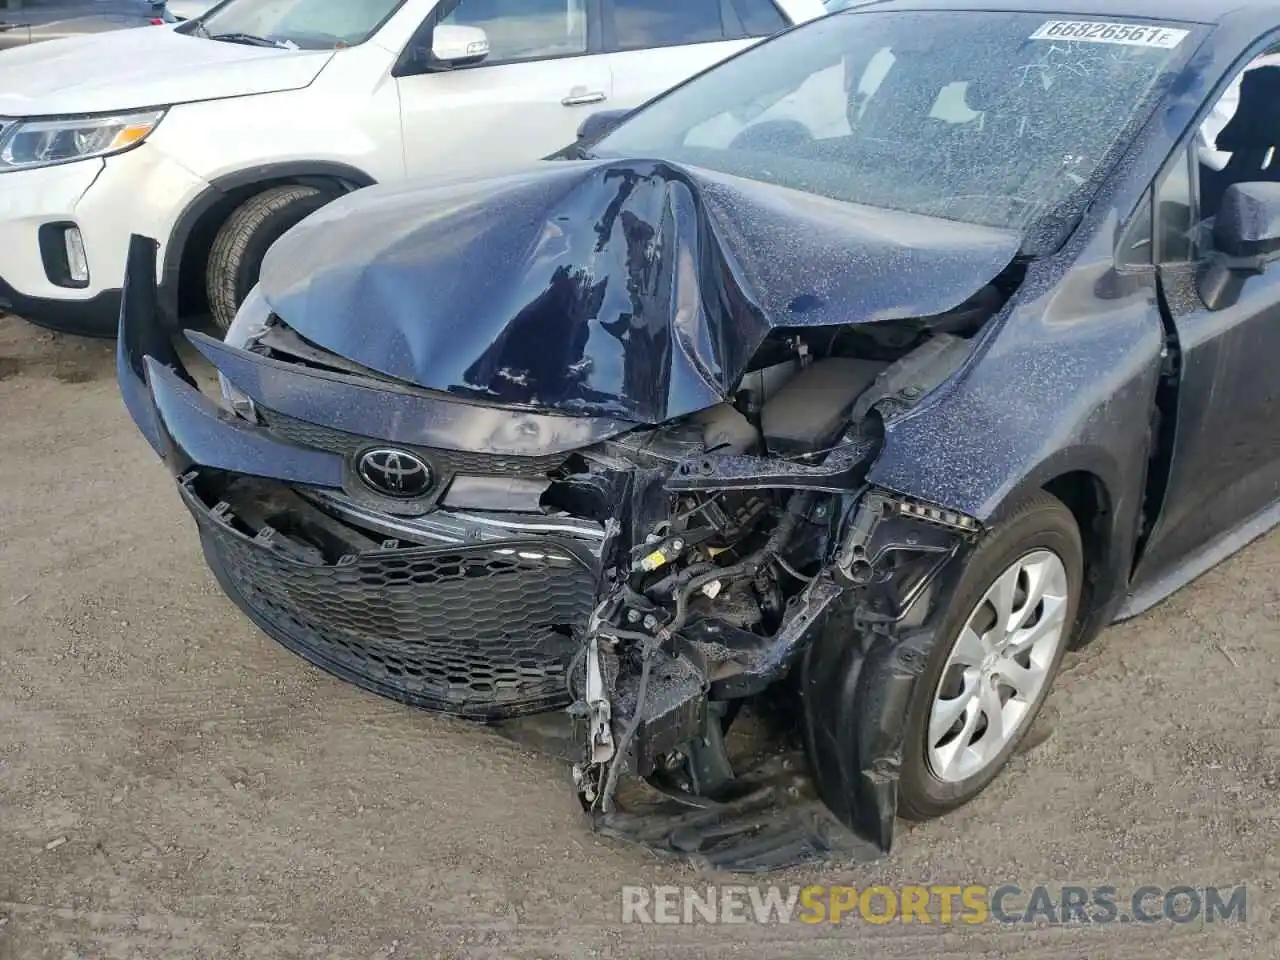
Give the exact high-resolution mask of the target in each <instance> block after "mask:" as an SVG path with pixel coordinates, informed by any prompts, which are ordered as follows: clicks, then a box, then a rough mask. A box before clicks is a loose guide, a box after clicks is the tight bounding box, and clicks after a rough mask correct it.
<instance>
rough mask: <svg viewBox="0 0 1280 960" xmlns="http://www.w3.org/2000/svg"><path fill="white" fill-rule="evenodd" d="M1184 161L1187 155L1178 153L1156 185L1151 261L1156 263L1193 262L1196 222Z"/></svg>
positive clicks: (1188, 174)
mask: <svg viewBox="0 0 1280 960" xmlns="http://www.w3.org/2000/svg"><path fill="white" fill-rule="evenodd" d="M1188 160H1189V158H1188V152H1187V151H1186V150H1181V151H1179V152H1178V155H1177V156H1176V157H1174V158H1173V160H1171V161H1170V163H1169V166H1168V167H1167V168H1166V169H1165V171H1164V173H1163V174H1162V175H1161V176H1160V178H1159V180H1158V181H1157V183H1156V237H1155V257H1156V262H1158V263H1182V262H1185V261H1188V260H1193V259H1195V255H1196V243H1195V234H1196V228H1197V221H1198V218H1197V216H1196V213H1195V196H1194V193H1193V189H1194V185H1193V184H1192V181H1191V164H1190V163H1189V162H1188Z"/></svg>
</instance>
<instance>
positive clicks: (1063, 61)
mask: <svg viewBox="0 0 1280 960" xmlns="http://www.w3.org/2000/svg"><path fill="white" fill-rule="evenodd" d="M1198 29H1201V28H1199V27H1196V26H1193V25H1187V24H1175V23H1168V24H1153V23H1151V22H1150V21H1143V22H1137V21H1132V22H1130V21H1125V20H1124V19H1122V18H1115V19H1110V20H1107V21H1106V22H1095V21H1085V20H1066V19H1063V18H1062V17H1061V16H1058V17H1054V16H1052V15H1047V14H1043V13H1017V14H1009V13H999V14H997V13H986V12H981V11H912V12H857V13H846V14H842V15H839V16H833V17H827V18H825V19H823V20H820V21H817V22H815V23H813V24H810V25H807V26H805V27H802V28H800V29H798V30H793V31H791V32H789V33H787V34H784V35H782V36H779V37H778V38H776V39H774V40H772V41H769V42H767V43H764V44H762V45H760V46H759V47H757V48H756V49H753V50H750V51H748V52H747V53H745V54H743V55H741V56H739V57H737V58H734V59H733V60H730V61H728V62H727V63H725V64H724V65H723V66H721V67H719V68H718V69H716V70H713V71H710V72H709V73H706V74H704V75H702V76H700V77H698V78H696V79H695V80H693V81H691V82H690V83H688V84H685V85H684V86H682V87H678V88H676V89H675V90H673V91H672V92H670V93H669V94H667V95H666V96H664V97H662V98H661V99H659V100H658V101H656V102H654V103H653V104H652V105H650V106H649V107H647V108H646V109H644V110H642V111H641V112H639V113H638V114H636V115H635V116H633V117H632V118H631V119H629V120H627V121H626V122H625V123H623V124H622V125H621V126H619V127H618V128H617V129H616V130H614V131H613V132H612V133H610V134H609V135H607V136H606V137H604V138H603V139H602V140H600V141H599V142H598V143H597V144H595V145H594V146H593V147H592V148H591V150H592V154H593V155H594V156H597V157H601V158H610V157H627V156H637V155H640V156H659V157H662V158H664V159H667V160H671V161H673V162H677V163H689V164H694V165H696V166H698V167H701V168H703V169H708V170H717V171H720V172H723V173H728V174H731V175H734V176H738V177H744V178H748V179H754V180H761V181H764V182H767V183H773V184H777V185H779V186H784V187H789V188H791V189H794V190H800V191H804V192H807V193H813V194H817V195H819V196H823V197H827V198H830V199H833V200H841V201H846V202H851V203H859V204H865V205H867V206H872V207H882V208H888V209H892V210H900V211H906V212H911V213H918V214H923V215H925V216H929V217H937V218H943V219H949V220H958V221H962V222H966V223H974V224H980V225H984V226H990V227H996V228H999V229H1010V230H1017V231H1020V232H1023V233H1028V232H1036V233H1043V231H1044V229H1045V224H1052V223H1057V224H1062V225H1067V224H1070V223H1073V222H1075V221H1076V220H1077V219H1078V216H1079V212H1080V211H1081V210H1082V209H1083V207H1084V205H1085V204H1087V202H1088V200H1089V199H1090V198H1091V197H1092V195H1093V193H1094V192H1095V191H1096V188H1097V185H1098V183H1099V182H1100V180H1101V178H1102V176H1103V175H1104V174H1105V173H1107V172H1108V171H1109V169H1110V168H1111V166H1112V165H1113V163H1114V161H1115V158H1116V156H1117V155H1118V154H1119V153H1120V152H1121V150H1122V148H1123V147H1124V146H1125V145H1126V144H1127V143H1128V142H1129V141H1130V140H1131V139H1132V137H1133V136H1134V134H1135V133H1136V132H1137V130H1138V129H1139V128H1140V126H1141V124H1142V123H1143V122H1144V121H1145V119H1146V117H1147V116H1148V115H1149V113H1150V110H1151V108H1152V106H1153V105H1154V102H1155V100H1156V98H1157V97H1158V95H1159V94H1160V92H1161V91H1163V90H1164V89H1165V87H1166V85H1167V82H1168V80H1169V78H1170V77H1171V76H1172V75H1173V74H1174V72H1175V71H1176V69H1177V68H1178V67H1179V66H1180V64H1181V63H1182V62H1183V60H1184V59H1185V58H1186V57H1187V56H1189V55H1190V52H1191V51H1192V50H1193V49H1194V47H1195V45H1196V40H1197V38H1196V37H1195V36H1193V34H1194V33H1195V31H1196V30H1198Z"/></svg>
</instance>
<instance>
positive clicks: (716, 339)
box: [119, 0, 1280, 869]
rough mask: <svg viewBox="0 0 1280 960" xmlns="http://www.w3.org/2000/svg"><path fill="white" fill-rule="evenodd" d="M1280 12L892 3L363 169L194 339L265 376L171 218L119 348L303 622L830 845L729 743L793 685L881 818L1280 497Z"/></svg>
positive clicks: (389, 667) (643, 827) (418, 694)
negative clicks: (573, 121) (205, 373)
mask: <svg viewBox="0 0 1280 960" xmlns="http://www.w3.org/2000/svg"><path fill="white" fill-rule="evenodd" d="M1277 49H1280V0H1222V2H1218V3H1213V4H1208V3H1204V2H1201V0H1160V2H1156V0H1119V2H1117V0H984V2H983V3H981V4H969V3H966V2H964V0H882V2H871V3H862V4H859V5H857V6H856V7H855V8H854V9H850V10H848V11H845V12H842V13H836V14H833V15H831V16H828V17H825V18H823V19H821V20H818V21H815V22H813V23H810V24H807V25H805V26H801V27H798V28H796V29H793V30H791V31H788V32H786V33H784V34H782V35H780V36H778V37H776V38H775V39H772V40H770V41H767V42H765V43H763V44H761V45H759V46H758V47H755V48H753V49H751V50H749V51H747V52H745V53H743V54H741V55H739V56H737V57H736V58H734V59H731V60H729V61H728V62H725V63H723V64H722V65H720V66H718V67H716V68H713V69H711V70H709V71H708V72H706V73H703V74H702V75H700V76H698V77H696V78H694V79H693V80H691V81H689V82H688V83H686V84H684V85H682V86H680V87H677V88H676V89H674V90H672V91H671V92H669V93H667V94H665V95H664V96H662V97H660V98H658V99H657V100H655V101H654V102H652V103H650V104H649V105H647V106H646V107H643V108H641V109H640V110H638V111H636V112H634V113H632V114H630V115H629V116H626V117H621V118H620V117H598V118H596V120H595V121H594V122H593V123H591V124H590V125H588V127H587V129H586V130H585V131H584V136H583V138H582V139H581V140H580V141H579V142H578V143H577V144H576V145H574V146H573V147H570V148H567V149H566V150H565V151H564V152H563V154H561V155H559V156H558V157H556V158H552V159H550V160H548V161H544V162H542V163H539V164H536V165H533V166H528V165H526V166H524V167H521V168H516V169H513V170H512V171H511V172H510V173H509V174H508V175H505V176H502V177H498V178H491V179H487V180H483V181H474V180H470V181H468V180H462V181H451V182H448V183H431V182H427V183H418V184H410V185H407V186H396V187H389V188H381V187H373V188H369V189H367V190H364V191H361V192H359V193H356V194H353V195H351V196H350V197H347V198H345V199H343V200H341V201H339V202H337V203H334V204H333V205H331V206H329V207H327V208H325V209H324V210H323V211H321V212H320V213H318V214H316V215H315V216H313V217H311V218H310V219H308V220H306V221H304V222H303V223H302V225H300V226H299V227H297V228H296V229H295V230H294V231H292V232H291V233H290V234H288V235H286V236H285V238H284V239H283V240H281V241H280V242H279V243H278V244H277V245H276V246H275V247H274V248H273V249H272V251H271V253H270V254H269V256H268V258H267V261H266V264H265V266H264V268H263V271H262V278H261V283H260V284H259V286H258V287H257V289H256V290H255V292H254V293H253V294H252V295H251V297H250V298H249V300H248V302H246V304H245V306H244V308H243V309H242V311H241V313H240V315H239V317H238V318H237V320H236V322H235V324H234V326H233V327H232V329H231V331H230V333H229V334H228V336H227V338H226V340H225V342H224V341H220V340H214V339H212V338H210V337H207V336H203V335H201V334H198V333H193V334H189V337H190V339H191V340H192V342H193V343H194V345H195V347H196V348H197V349H198V350H199V351H200V352H201V353H202V354H203V355H204V357H205V358H207V360H208V361H209V362H211V363H212V365H213V366H214V367H216V368H217V371H218V373H219V374H220V378H221V397H220V398H214V397H211V396H207V395H206V394H205V393H203V392H201V391H200V390H199V389H198V388H197V387H196V385H195V381H194V379H193V378H192V377H191V376H190V375H189V374H188V373H187V371H186V370H185V368H184V367H183V366H182V364H181V363H180V361H179V360H178V358H177V355H176V353H175V352H174V350H173V349H172V347H171V345H170V344H169V342H168V339H167V336H166V334H165V332H164V325H163V324H162V323H161V322H160V320H159V319H158V318H157V317H156V315H155V310H154V304H155V295H154V278H155V276H156V264H155V245H154V244H153V243H151V242H150V241H148V240H146V239H145V238H135V240H134V246H133V250H132V254H131V264H132V268H131V273H130V276H129V278H128V282H127V285H126V300H125V307H124V310H123V315H122V319H121V331H120V332H121V336H120V365H119V374H120V384H121V389H122V391H123V393H124V396H125V399H126V401H127V403H128V405H129V408H130V410H131V411H132V413H133V415H134V418H135V420H136V421H137V423H138V425H139V427H140V428H141V429H142V431H143V433H145V434H146V436H147V438H148V439H149V440H150V442H151V443H152V445H153V446H154V447H155V449H156V450H157V451H158V452H159V454H160V455H161V456H162V457H163V458H164V459H165V461H166V463H167V464H168V465H169V468H170V469H171V470H172V471H173V473H174V475H175V477H176V478H177V489H178V492H179V493H180V495H181V496H182V498H183V499H184V501H185V502H186V504H187V505H188V507H189V508H190V510H191V512H192V515H193V517H194V518H195V522H196V526H197V527H198V529H199V532H200V537H201V541H202V543H203V546H204V550H205V553H206V555H207V557H208V560H209V563H210V565H211V566H212V568H213V570H214V572H215V573H216V575H217V576H218V578H219V580H220V581H221V583H222V585H223V587H224V588H225V590H226V591H227V593H228V594H229V595H230V596H231V598H232V599H233V600H235V602H236V603H238V604H239V605H240V606H241V607H242V608H243V609H244V610H245V612H246V613H247V614H248V615H249V616H250V617H252V618H253V619H254V620H255V621H256V622H257V623H258V624H260V625H261V626H262V628H263V629H264V630H265V631H266V632H267V633H269V634H271V635H272V636H274V637H275V638H277V639H278V640H280V641H281V642H283V643H284V644H286V645H287V646H289V647H290V648H291V649H293V650H296V651H297V652H298V653H300V654H301V655H302V656H304V657H306V658H308V659H310V660H312V661H313V662H315V663H317V664H319V665H320V666H322V667H323V668H325V669H327V670H330V671H332V672H334V673H336V674H338V675H340V676H343V677H346V678H348V679H350V680H352V681H353V682H356V683H359V684H361V685H363V686H365V687H368V688H370V689H373V690H376V691H378V692H380V693H382V694H385V695H387V696H390V697H394V698H396V699H398V700H400V701H403V702H406V703H409V704H413V705H416V706H420V707H424V708H427V709H432V710H438V711H443V712H447V713H451V714H454V715H458V716H463V717H467V718H471V719H477V720H496V719H505V718H509V717H512V716H517V715H520V714H524V713H530V712H539V711H548V710H555V709H559V708H563V707H566V706H567V707H568V708H569V714H570V716H571V717H572V718H573V719H574V720H575V721H576V723H577V726H578V730H579V737H580V740H579V747H578V757H577V759H578V763H577V765H576V767H575V783H576V786H577V789H578V791H579V794H580V796H581V799H582V801H583V804H584V806H585V807H586V808H587V809H588V810H589V811H590V813H591V816H592V818H593V822H594V823H596V824H597V825H598V826H599V827H600V828H601V829H604V830H607V831H610V832H612V833H615V834H620V835H624V836H630V837H634V838H637V839H641V840H643V841H645V842H647V843H649V844H651V845H653V846H655V847H658V848H661V849H663V850H665V851H668V852H675V853H680V854H684V855H697V856H701V857H702V858H704V860H706V861H707V862H710V863H713V864H715V865H719V866H731V867H738V868H744V869H755V868H760V867H764V866H770V865H777V864H780V863H785V862H792V861H794V860H796V859H800V858H802V857H804V856H808V855H811V854H813V853H815V852H820V851H822V850H824V849H828V848H829V846H830V843H831V836H832V834H831V833H830V832H829V831H827V830H826V829H824V828H823V827H821V826H820V819H818V818H816V817H814V816H813V815H812V814H813V811H812V810H811V809H809V810H805V811H804V812H803V815H802V812H801V811H800V810H799V808H798V807H786V806H785V805H784V804H782V803H781V802H780V799H779V798H781V797H785V796H788V795H790V794H789V793H788V789H787V787H788V786H791V787H797V789H798V790H799V793H800V795H801V796H803V795H804V789H805V788H804V784H803V783H798V782H797V780H796V779H795V778H796V777H797V776H798V774H796V773H783V772H779V771H783V770H787V769H788V768H787V767H786V765H785V764H783V765H778V766H776V767H770V766H769V765H768V764H766V765H765V766H764V767H759V768H753V767H751V766H750V765H749V764H747V763H746V762H745V760H744V759H743V757H741V756H739V755H736V754H734V752H733V751H732V749H731V748H729V747H726V742H727V741H726V737H725V733H726V731H728V730H729V729H730V726H731V724H733V723H735V718H737V717H738V715H739V707H740V706H742V705H743V704H744V703H747V704H752V705H755V706H757V707H758V706H760V705H762V704H776V703H778V702H782V703H785V704H788V705H790V707H791V708H793V710H792V714H791V715H794V716H797V717H798V718H799V729H800V731H801V736H800V738H799V739H800V742H801V743H802V746H803V749H804V752H805V754H806V756H807V767H808V771H809V777H810V778H811V782H812V784H813V785H814V787H815V792H816V795H818V796H820V797H821V798H822V800H823V801H825V804H826V806H827V808H829V810H830V811H831V812H833V813H834V814H835V816H836V817H837V818H838V819H839V820H840V821H841V822H843V823H844V824H845V825H846V826H848V827H849V828H851V829H852V830H853V831H854V833H856V834H857V835H859V836H861V837H863V838H864V839H867V840H870V841H871V842H872V843H873V844H874V846H875V847H876V848H878V849H881V850H885V849H887V848H888V847H889V844H890V841H891V838H892V834H893V826H894V822H895V817H897V816H903V817H907V818H913V819H919V818H925V817H934V816H938V815H941V814H944V813H946V812H948V811H950V810H954V809H955V808H956V807H958V806H960V805H961V804H963V803H965V802H967V801H968V800H970V799H971V798H973V797H974V796H976V795H977V793H978V792H979V791H981V790H982V789H984V788H985V787H987V785H988V784H990V783H991V782H992V780H993V779H994V778H995V777H996V775H997V773H998V772H999V771H1000V770H1001V768H1002V767H1004V765H1005V763H1006V761H1007V760H1008V759H1009V757H1010V756H1011V755H1012V753H1013V752H1014V751H1015V750H1016V749H1017V748H1018V745H1019V742H1020V741H1022V740H1023V738H1024V737H1025V735H1026V734H1027V732H1028V729H1029V728H1030V726H1031V724H1032V722H1033V721H1034V719H1035V717H1036V715H1037V713H1038V712H1039V711H1040V708H1041V706H1042V704H1043V703H1044V701H1045V698H1046V696H1047V695H1048V693H1049V690H1050V686H1051V684H1052V682H1053V679H1054V676H1055V674H1056V673H1057V672H1058V669H1059V666H1060V664H1061V662H1062V658H1063V655H1064V653H1065V652H1066V651H1067V650H1068V649H1069V648H1072V647H1075V646H1079V645H1081V644H1084V643H1087V642H1089V641H1091V640H1093V639H1094V638H1095V637H1097V636H1098V634H1099V633H1100V632H1101V631H1102V630H1103V628H1104V627H1106V626H1107V625H1108V624H1111V623H1113V622H1115V621H1116V620H1117V619H1122V618H1124V617H1130V616H1134V615H1136V614H1139V613H1141V612H1143V611H1144V610H1146V609H1148V608H1149V607H1151V606H1152V605H1153V604H1155V603H1157V602H1158V601H1160V600H1161V599H1163V598H1164V597H1166V596H1168V595H1169V594H1170V593H1171V592H1172V591H1174V590H1176V589H1177V588H1178V587H1180V586H1182V585H1183V584H1185V583H1187V582H1188V581H1190V580H1192V579H1193V578H1195V577H1197V576H1199V575H1200V574H1201V573H1203V572H1204V571H1206V570H1208V569H1209V568H1210V567H1212V566H1213V565H1214V564H1216V563H1218V562H1219V561H1220V560H1222V559H1223V558H1224V557H1226V556H1228V555H1230V554H1231V553H1232V552H1233V551H1236V550H1238V549H1240V548H1241V547H1242V546H1243V545H1245V544H1246V543H1248V542H1249V541H1250V540H1252V539H1253V538H1255V537H1257V536H1259V535H1260V534H1262V533H1263V532H1265V531H1266V530H1268V529H1269V528H1271V527H1272V526H1274V525H1275V524H1276V522H1277V520H1280V376H1278V375H1277V362H1278V360H1280V262H1278V261H1280V156H1278V155H1277V149H1278V148H1280V61H1277V60H1276V58H1275V57H1274V53H1275V52H1276V50H1277ZM758 712H760V711H758ZM784 715H785V714H784ZM1085 720H1086V721H1087V718H1085ZM770 771H772V772H770ZM801 779H803V778H801ZM633 788H634V789H633ZM801 806H802V805H801Z"/></svg>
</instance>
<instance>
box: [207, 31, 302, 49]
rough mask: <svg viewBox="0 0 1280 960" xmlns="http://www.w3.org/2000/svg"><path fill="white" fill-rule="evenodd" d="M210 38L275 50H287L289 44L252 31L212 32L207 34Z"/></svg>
mask: <svg viewBox="0 0 1280 960" xmlns="http://www.w3.org/2000/svg"><path fill="white" fill-rule="evenodd" d="M206 36H208V37H209V39H210V40H218V41H221V42H222V43H243V44H244V45H245V46H247V47H274V48H276V49H277V50H288V49H289V45H288V44H287V43H284V42H283V41H281V40H272V39H271V38H270V37H259V36H255V35H254V34H252V33H214V34H208V33H206Z"/></svg>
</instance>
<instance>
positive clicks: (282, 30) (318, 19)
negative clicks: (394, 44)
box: [194, 0, 404, 49]
mask: <svg viewBox="0 0 1280 960" xmlns="http://www.w3.org/2000/svg"><path fill="white" fill-rule="evenodd" d="M403 3H404V0H227V2H225V3H223V4H221V5H219V6H218V7H217V8H216V9H214V10H211V11H210V12H209V13H208V14H206V15H205V16H204V17H203V18H202V19H201V20H200V21H199V23H198V24H197V25H196V29H195V31H194V32H195V33H197V34H198V35H200V36H206V37H212V38H214V39H221V38H226V39H228V40H241V41H242V42H243V41H244V40H245V39H246V38H250V39H251V38H258V39H261V40H269V41H272V42H273V43H275V44H278V45H280V46H297V47H302V48H304V49H332V48H334V47H344V46H354V45H355V44H357V43H364V41H366V40H368V39H369V38H370V37H371V36H373V34H374V33H375V32H376V31H377V29H378V28H379V27H380V26H382V24H383V23H384V22H385V21H386V20H387V19H388V18H389V17H390V16H391V15H392V14H393V13H395V12H396V10H397V9H399V7H400V6H401V4H403Z"/></svg>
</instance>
